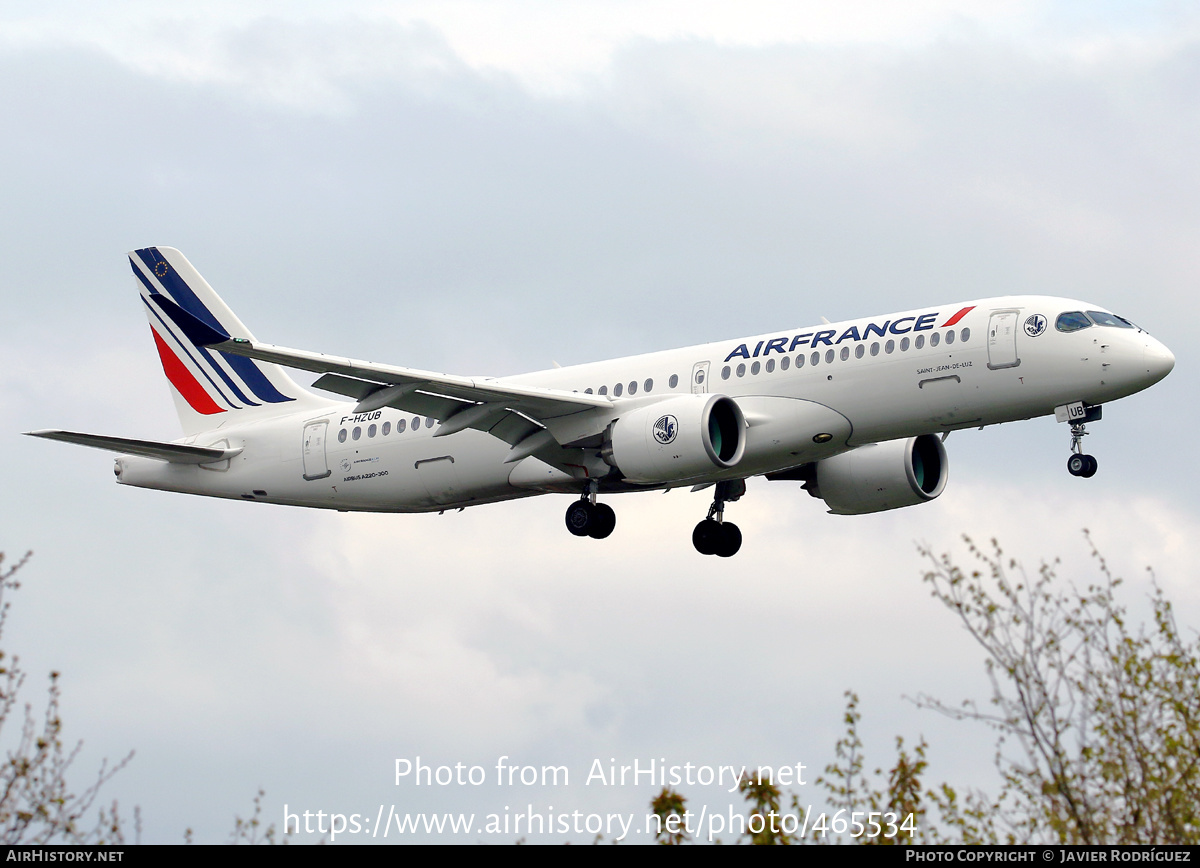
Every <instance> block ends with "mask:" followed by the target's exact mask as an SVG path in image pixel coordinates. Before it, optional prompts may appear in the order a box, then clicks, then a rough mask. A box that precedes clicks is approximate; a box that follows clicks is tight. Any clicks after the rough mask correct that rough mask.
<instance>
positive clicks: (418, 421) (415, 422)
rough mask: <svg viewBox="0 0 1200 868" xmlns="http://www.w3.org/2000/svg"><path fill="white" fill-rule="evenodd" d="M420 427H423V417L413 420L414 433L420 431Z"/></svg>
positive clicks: (414, 417) (415, 417)
mask: <svg viewBox="0 0 1200 868" xmlns="http://www.w3.org/2000/svg"><path fill="white" fill-rule="evenodd" d="M420 427H421V417H420V416H413V420H412V429H413V430H414V431H416V430H418V429H420Z"/></svg>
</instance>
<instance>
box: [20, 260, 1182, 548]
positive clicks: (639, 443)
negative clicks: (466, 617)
mask: <svg viewBox="0 0 1200 868" xmlns="http://www.w3.org/2000/svg"><path fill="white" fill-rule="evenodd" d="M129 261H130V264H131V265H132V266H133V273H134V276H135V278H136V280H137V286H138V290H139V292H140V294H141V300H142V303H143V306H144V308H145V312H146V317H147V319H148V320H149V322H150V330H151V332H152V334H153V336H154V343H155V346H156V348H157V350H158V355H159V359H160V360H161V362H162V367H163V372H164V373H165V374H166V377H167V380H168V381H169V382H170V385H171V391H172V395H173V396H174V399H175V404H176V408H177V409H178V411H179V419H180V421H181V423H182V425H183V430H184V435H185V436H184V437H183V438H182V439H180V440H176V441H174V442H171V443H165V442H158V441H149V440H131V439H127V438H120V437H107V436H102V435H96V434H83V433H77V432H71V431H58V430H46V431H34V432H31V433H32V434H33V435H34V436H37V437H46V438H49V439H52V440H64V441H67V442H69V443H78V444H82V445H85V446H94V447H98V448H101V449H108V450H111V451H114V452H118V453H120V454H121V457H119V458H118V459H117V463H116V471H115V472H116V476H117V480H118V481H119V482H121V483H123V484H126V485H135V486H141V487H144V488H156V489H162V490H166V491H180V492H186V493H189V494H203V495H209V496H212V497H227V498H236V499H241V500H252V501H261V502H264V503H283V504H290V505H293V506H311V507H319V508H324V509H338V510H354V511H367V512H428V511H440V510H445V509H451V508H459V507H466V506H473V505H476V504H481V503H492V502H495V501H501V500H509V499H512V498H517V497H527V496H530V495H534V494H544V493H551V492H557V493H564V494H570V495H574V500H573V502H572V503H571V505H570V507H569V508H568V509H567V514H566V524H567V528H568V530H570V532H571V533H573V534H575V535H577V536H581V537H582V536H588V537H593V538H596V539H602V538H604V537H607V536H608V535H609V534H611V533H612V531H613V529H614V527H615V525H616V515H615V513H614V512H613V510H612V508H611V507H610V506H609V505H608V503H606V502H601V501H600V500H599V498H600V497H601V496H607V495H611V494H617V493H620V492H633V491H653V490H663V489H669V488H676V487H680V486H687V487H690V488H693V489H696V490H700V489H705V488H711V490H712V492H713V495H714V497H713V501H712V505H711V506H710V507H709V510H708V515H707V517H706V518H705V519H704V520H703V521H701V522H700V523H699V524H698V525H697V526H696V528H695V531H694V532H693V534H692V541H693V544H694V545H695V547H696V549H697V550H698V551H699V552H701V553H702V554H706V555H709V554H715V555H720V556H722V557H728V556H730V555H732V554H734V553H735V552H737V550H738V548H739V547H740V546H741V533H740V531H739V530H738V528H737V526H736V525H734V524H733V523H732V522H729V521H726V520H725V507H726V504H727V503H729V502H731V501H736V500H737V499H738V498H740V497H741V496H742V495H743V494H744V493H745V490H746V486H745V480H746V479H747V478H749V477H751V476H765V477H766V478H767V479H771V480H795V481H799V482H802V483H803V487H804V488H805V489H806V490H807V491H808V492H809V493H810V494H811V495H813V496H814V497H819V498H821V499H823V500H824V501H825V503H826V505H827V506H828V507H829V510H830V512H834V513H838V514H842V515H855V514H860V513H869V512H877V511H880V510H885V509H895V508H897V507H901V506H911V505H913V504H918V503H923V502H926V501H929V500H932V499H933V498H935V497H937V496H938V495H939V494H941V492H942V489H943V488H944V487H945V485H946V478H947V460H946V450H945V447H944V446H943V443H942V441H943V440H944V439H945V435H946V433H947V432H950V431H953V430H955V429H958V428H970V427H981V426H984V425H995V424H998V423H1001V422H1011V421H1014V420H1017V419H1029V418H1032V417H1035V416H1047V415H1054V416H1056V417H1057V418H1058V420H1059V421H1061V422H1066V423H1067V424H1068V425H1069V428H1070V435H1071V444H1070V445H1071V451H1070V456H1069V458H1068V461H1067V468H1068V470H1069V471H1070V472H1071V473H1072V474H1073V475H1075V476H1080V477H1090V476H1092V475H1093V474H1094V473H1095V472H1096V466H1097V464H1096V459H1095V458H1093V457H1092V456H1090V455H1087V454H1085V453H1084V452H1083V449H1082V446H1081V439H1082V437H1083V436H1084V434H1085V433H1086V429H1085V426H1086V425H1087V424H1088V423H1090V422H1094V421H1096V420H1098V419H1100V416H1101V405H1103V404H1105V403H1108V402H1111V401H1115V400H1117V399H1118V398H1124V397H1126V396H1128V395H1132V394H1134V393H1135V392H1139V391H1141V390H1142V389H1145V388H1147V387H1148V386H1150V385H1152V384H1154V383H1156V382H1158V381H1159V380H1161V379H1162V378H1163V377H1165V376H1166V375H1167V374H1168V373H1169V372H1170V371H1171V368H1172V367H1173V366H1174V364H1175V357H1174V356H1173V355H1172V354H1171V352H1170V351H1169V350H1168V349H1167V348H1166V347H1165V346H1163V345H1162V344H1161V343H1160V342H1159V341H1157V340H1155V339H1154V338H1153V337H1151V336H1150V335H1149V334H1147V333H1146V332H1145V331H1144V330H1143V329H1141V328H1139V327H1138V326H1136V325H1134V324H1133V323H1132V322H1130V321H1129V320H1127V319H1125V318H1124V317H1121V316H1117V315H1116V314H1114V313H1111V312H1109V311H1107V310H1104V309H1103V308H1101V307H1100V306H1098V305H1094V304H1089V303H1087V302H1083V301H1076V300H1072V299H1067V298H1051V297H1045V296H1008V297H1003V298H988V299H979V300H975V301H965V302H958V303H954V304H945V305H936V306H932V307H927V308H920V309H917V310H912V311H905V312H902V313H895V314H889V315H885V316H878V317H871V318H868V319H859V320H852V321H848V322H840V323H825V324H822V325H820V326H812V327H808V328H800V329H787V330H784V331H780V332H773V333H770V334H765V335H759V336H756V337H752V338H740V339H734V340H731V341H720V342H717V343H711V344H704V345H701V346H695V347H687V348H684V349H676V350H667V351H664V352H657V353H649V354H646V355H640V356H630V357H628V358H623V359H614V360H611V361H604V362H593V363H591V364H586V365H576V366H573V367H566V368H555V369H553V370H548V371H538V372H535V373H531V374H524V375H521V376H515V377H497V378H491V377H462V376H454V375H448V374H438V373H433V372H430V371H422V370H417V369H415V368H403V367H393V366H391V365H381V364H375V363H373V362H363V361H356V360H354V359H349V358H341V357H338V356H329V355H323V354H321V353H313V352H305V351H301V350H292V349H287V348H284V347H277V346H272V345H270V344H264V343H261V342H260V341H258V340H257V339H255V338H254V337H253V336H252V335H251V334H250V332H249V330H248V329H247V328H246V327H245V326H244V325H243V324H242V322H241V321H240V320H239V319H238V318H237V316H235V315H234V313H233V311H232V310H230V309H229V307H228V306H226V304H225V303H224V302H223V301H222V300H221V299H220V297H219V296H218V295H217V294H216V293H215V292H214V291H213V289H212V287H210V286H209V285H208V284H207V283H206V282H205V280H204V278H202V277H201V276H200V275H199V273H197V271H196V270H195V269H194V268H193V267H192V265H191V263H190V262H188V261H187V259H185V258H184V256H183V254H181V253H180V252H179V251H178V250H173V249H171V248H169V247H148V248H145V249H142V250H136V251H134V252H133V253H131V254H130V255H129ZM285 368H298V369H301V370H305V371H311V372H315V373H318V374H320V375H321V376H320V377H319V378H318V379H317V380H316V382H314V383H313V389H315V390H317V391H310V390H309V389H304V388H301V387H300V386H299V385H297V384H296V383H295V382H294V381H293V380H292V378H291V377H290V376H288V374H287V372H286V371H285V370H284V369H285ZM318 392H323V393H332V394H333V395H337V396H340V397H337V398H334V397H328V396H326V395H322V394H318ZM346 398H349V399H350V402H347V401H346V400H345V399H346ZM939 435H940V436H939Z"/></svg>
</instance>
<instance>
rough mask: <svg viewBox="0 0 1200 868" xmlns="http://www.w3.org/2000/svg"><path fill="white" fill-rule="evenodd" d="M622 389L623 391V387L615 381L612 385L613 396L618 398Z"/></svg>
mask: <svg viewBox="0 0 1200 868" xmlns="http://www.w3.org/2000/svg"><path fill="white" fill-rule="evenodd" d="M623 391H625V389H624V387H623V386H622V385H621V384H620V383H617V384H616V385H615V386H613V397H614V398H620V397H621V393H622V392H623Z"/></svg>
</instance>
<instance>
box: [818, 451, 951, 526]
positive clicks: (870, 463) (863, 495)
mask: <svg viewBox="0 0 1200 868" xmlns="http://www.w3.org/2000/svg"><path fill="white" fill-rule="evenodd" d="M948 476H949V466H948V462H947V460H946V447H945V446H943V445H942V441H941V440H939V439H938V438H937V437H936V436H934V435H933V434H922V435H921V436H919V437H910V438H909V439H907V440H890V441H888V442H886V443H872V444H870V445H867V446H860V447H858V448H857V449H852V450H850V451H849V452H843V453H842V454H841V455H835V456H833V457H832V458H824V459H822V460H821V461H818V462H817V464H816V483H817V484H816V491H813V492H812V493H813V494H814V495H815V496H817V497H820V498H821V499H822V500H824V501H825V503H826V505H828V507H829V511H830V512H832V513H834V514H836V515H862V514H863V513H867V512H881V511H883V510H885V509H897V508H898V507H901V506H912V505H913V504H917V503H925V502H926V501H929V500H933V499H934V498H935V497H937V496H938V495H939V494H941V493H942V489H944V488H945V487H946V479H947V478H948Z"/></svg>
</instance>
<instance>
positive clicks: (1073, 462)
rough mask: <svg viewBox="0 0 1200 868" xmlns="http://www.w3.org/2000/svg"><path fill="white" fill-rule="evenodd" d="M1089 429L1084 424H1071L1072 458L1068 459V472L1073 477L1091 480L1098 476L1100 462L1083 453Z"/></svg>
mask: <svg viewBox="0 0 1200 868" xmlns="http://www.w3.org/2000/svg"><path fill="white" fill-rule="evenodd" d="M1087 433H1088V432H1087V427H1086V426H1085V425H1084V423H1083V422H1072V423H1071V457H1070V458H1068V459H1067V472H1068V473H1070V474H1071V475H1072V476H1082V477H1083V478H1084V479H1090V478H1092V477H1093V476H1095V475H1096V468H1097V467H1098V462H1097V461H1096V459H1095V458H1093V457H1092V456H1091V455H1085V454H1084V453H1083V438H1084V437H1086V436H1087Z"/></svg>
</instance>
